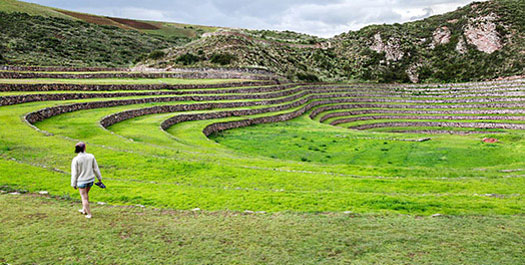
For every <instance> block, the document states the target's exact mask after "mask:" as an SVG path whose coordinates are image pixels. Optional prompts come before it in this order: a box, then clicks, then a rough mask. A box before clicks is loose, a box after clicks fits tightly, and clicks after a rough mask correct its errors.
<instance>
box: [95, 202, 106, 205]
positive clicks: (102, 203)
mask: <svg viewBox="0 0 525 265" xmlns="http://www.w3.org/2000/svg"><path fill="white" fill-rule="evenodd" d="M97 204H98V205H106V203H105V202H97Z"/></svg>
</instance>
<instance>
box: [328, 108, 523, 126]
mask: <svg viewBox="0 0 525 265" xmlns="http://www.w3.org/2000/svg"><path fill="white" fill-rule="evenodd" d="M372 114H418V115H432V114H438V115H452V116H456V115H473V116H479V115H494V116H496V115H504V116H509V117H512V116H521V115H524V114H525V110H523V109H484V110H471V109H465V110H418V109H411V110H407V109H381V108H377V109H358V110H353V111H345V110H333V111H326V112H324V113H323V114H322V115H319V122H327V123H330V122H332V121H333V120H335V119H338V118H341V117H351V116H356V115H372Z"/></svg>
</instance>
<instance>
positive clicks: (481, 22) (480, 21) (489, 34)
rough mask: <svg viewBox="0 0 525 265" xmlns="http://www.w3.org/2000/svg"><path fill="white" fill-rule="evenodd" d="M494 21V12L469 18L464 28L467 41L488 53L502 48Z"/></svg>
mask: <svg viewBox="0 0 525 265" xmlns="http://www.w3.org/2000/svg"><path fill="white" fill-rule="evenodd" d="M495 21H496V15H495V14H490V15H487V16H482V17H477V18H472V19H470V20H469V23H468V24H467V26H466V27H465V30H464V34H465V37H466V38H467V42H468V43H469V44H472V45H474V46H476V48H477V49H478V50H480V51H482V52H485V53H489V54H490V53H493V52H495V51H497V50H499V49H501V48H503V42H502V40H501V36H500V35H499V33H498V31H497V30H496V23H495Z"/></svg>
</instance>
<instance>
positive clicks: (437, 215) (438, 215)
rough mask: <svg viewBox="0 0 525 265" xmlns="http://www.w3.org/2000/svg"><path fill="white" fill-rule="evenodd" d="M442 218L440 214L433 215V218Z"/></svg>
mask: <svg viewBox="0 0 525 265" xmlns="http://www.w3.org/2000/svg"><path fill="white" fill-rule="evenodd" d="M440 216H441V214H439V213H436V214H433V215H432V217H440Z"/></svg>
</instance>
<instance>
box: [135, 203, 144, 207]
mask: <svg viewBox="0 0 525 265" xmlns="http://www.w3.org/2000/svg"><path fill="white" fill-rule="evenodd" d="M135 206H137V207H140V208H146V206H144V205H142V204H137V205H135Z"/></svg>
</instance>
